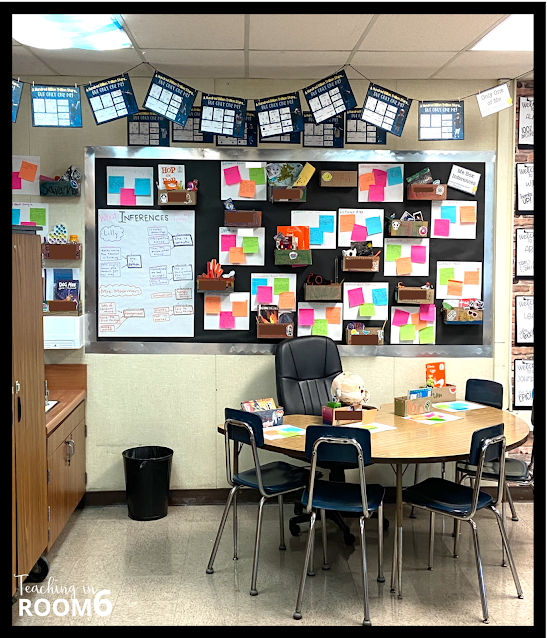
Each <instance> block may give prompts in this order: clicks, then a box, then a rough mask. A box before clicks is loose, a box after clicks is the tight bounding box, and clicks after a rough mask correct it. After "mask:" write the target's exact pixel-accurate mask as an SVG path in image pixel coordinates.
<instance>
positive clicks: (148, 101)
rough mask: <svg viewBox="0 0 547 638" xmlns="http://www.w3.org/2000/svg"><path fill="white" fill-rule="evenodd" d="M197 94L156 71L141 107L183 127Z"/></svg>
mask: <svg viewBox="0 0 547 638" xmlns="http://www.w3.org/2000/svg"><path fill="white" fill-rule="evenodd" d="M197 94H198V92H197V90H196V89H193V88H192V87H191V86H187V85H186V84H183V83H182V82H179V81H178V80H175V79H173V78H170V77H169V76H168V75H164V74H163V73H160V72H159V71H156V72H155V73H154V77H153V78H152V81H151V83H150V86H149V87H148V93H147V94H146V97H145V98H144V104H143V106H144V108H146V109H148V110H149V111H153V112H154V113H159V114H160V115H163V116H164V117H165V118H167V119H168V120H171V121H172V122H176V123H177V124H180V125H181V126H184V125H185V124H186V120H187V119H188V116H189V115H190V110H191V108H192V106H193V104H194V100H195V99H196V95H197Z"/></svg>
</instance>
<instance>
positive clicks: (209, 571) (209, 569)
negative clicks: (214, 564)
mask: <svg viewBox="0 0 547 638" xmlns="http://www.w3.org/2000/svg"><path fill="white" fill-rule="evenodd" d="M205 573H206V574H213V573H214V569H212V568H211V567H207V569H206V570H205Z"/></svg>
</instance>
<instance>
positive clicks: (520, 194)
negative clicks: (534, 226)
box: [517, 164, 534, 215]
mask: <svg viewBox="0 0 547 638" xmlns="http://www.w3.org/2000/svg"><path fill="white" fill-rule="evenodd" d="M533 212H534V165H533V164H517V213H518V214H524V215H531V214H532V213H533Z"/></svg>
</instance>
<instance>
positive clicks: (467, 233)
mask: <svg viewBox="0 0 547 638" xmlns="http://www.w3.org/2000/svg"><path fill="white" fill-rule="evenodd" d="M431 238H432V239H476V238H477V202H464V201H456V200H450V199H447V200H444V201H432V202H431Z"/></svg>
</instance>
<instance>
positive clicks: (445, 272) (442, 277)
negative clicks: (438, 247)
mask: <svg viewBox="0 0 547 638" xmlns="http://www.w3.org/2000/svg"><path fill="white" fill-rule="evenodd" d="M449 279H454V268H439V285H441V286H446V285H447V284H448V280H449Z"/></svg>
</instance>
